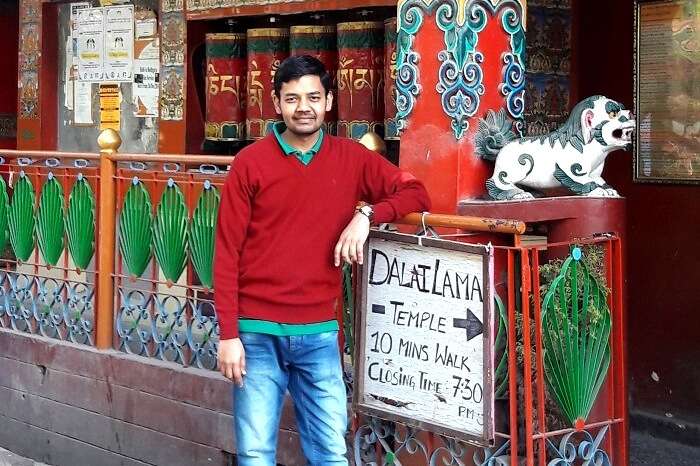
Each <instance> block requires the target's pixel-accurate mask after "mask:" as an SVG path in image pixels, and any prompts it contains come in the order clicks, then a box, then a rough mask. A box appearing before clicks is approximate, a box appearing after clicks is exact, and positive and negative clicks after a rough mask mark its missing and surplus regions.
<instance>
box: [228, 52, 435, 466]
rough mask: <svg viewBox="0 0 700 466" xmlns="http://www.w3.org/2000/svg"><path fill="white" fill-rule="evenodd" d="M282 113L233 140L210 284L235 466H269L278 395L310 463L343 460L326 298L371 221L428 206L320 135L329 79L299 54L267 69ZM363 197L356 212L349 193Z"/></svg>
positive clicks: (397, 177) (338, 371)
mask: <svg viewBox="0 0 700 466" xmlns="http://www.w3.org/2000/svg"><path fill="white" fill-rule="evenodd" d="M274 88H275V95H274V97H273V100H274V103H275V108H276V109H277V112H278V113H279V114H281V115H282V118H283V120H284V122H283V123H278V124H277V125H275V126H274V127H273V128H272V132H271V134H269V135H268V136H266V137H265V138H263V139H262V140H260V141H258V142H256V143H254V144H252V145H250V146H248V147H246V148H245V149H243V150H241V151H240V152H239V154H238V155H237V156H236V158H235V160H234V161H233V163H232V165H231V171H230V173H229V175H228V178H227V179H226V183H225V185H224V189H223V193H222V198H221V206H220V209H219V220H218V224H217V230H216V251H215V255H214V286H215V289H216V293H215V302H216V313H217V317H218V321H219V332H220V343H219V354H218V358H219V366H220V368H221V373H222V374H223V375H224V376H226V377H227V378H228V379H230V380H231V381H233V382H234V389H233V392H234V393H233V396H234V420H235V432H236V450H237V459H238V464H239V465H240V466H258V465H264V466H274V465H275V464H276V461H275V456H276V446H277V431H278V428H279V419H280V413H281V411H282V405H283V400H284V396H285V393H286V392H287V390H288V391H289V393H290V395H291V398H292V400H293V401H294V407H295V413H296V419H297V425H298V429H299V434H300V437H301V445H302V448H303V451H304V454H305V456H306V458H307V459H308V461H309V464H311V465H319V466H321V465H322V466H329V465H346V464H347V460H346V458H345V450H346V448H345V438H344V436H345V433H346V430H347V409H346V393H345V386H344V384H343V378H342V367H341V358H340V354H339V349H338V338H337V337H338V322H337V320H336V315H337V314H336V308H337V306H339V305H340V303H338V296H339V293H340V289H341V287H340V281H341V273H340V268H339V267H340V265H341V261H345V262H348V263H353V262H358V263H360V264H361V263H362V261H363V257H362V252H363V247H364V243H365V240H366V239H367V235H368V234H369V228H370V224H371V223H386V222H392V221H395V220H397V219H400V218H401V217H403V216H404V215H406V214H408V213H409V212H414V211H426V210H429V209H430V200H429V198H428V195H427V193H426V191H425V188H424V187H423V185H422V184H421V183H420V182H419V181H418V180H416V179H415V178H414V177H413V176H411V175H410V174H408V173H406V172H402V171H401V170H399V169H398V168H397V167H395V166H394V165H392V164H391V163H389V162H388V161H386V160H385V159H384V158H382V157H381V156H380V155H378V154H376V153H374V152H372V151H370V150H368V149H366V148H365V147H363V146H362V145H360V144H358V143H356V142H355V141H352V140H350V139H345V138H338V137H334V136H331V135H329V134H324V132H323V130H322V128H321V125H322V123H323V119H324V116H325V113H326V112H327V111H329V110H330V109H331V106H332V105H333V95H332V93H331V92H330V77H329V75H328V73H327V72H326V71H325V69H324V68H323V65H322V64H321V62H319V61H318V60H316V59H315V58H313V57H310V56H295V57H291V58H288V59H287V60H285V61H284V62H283V63H282V64H281V66H280V68H279V69H278V70H277V73H276V75H275V82H274ZM360 200H362V201H365V202H367V203H368V206H366V207H363V208H362V209H359V210H356V209H355V206H356V205H357V203H358V201H360Z"/></svg>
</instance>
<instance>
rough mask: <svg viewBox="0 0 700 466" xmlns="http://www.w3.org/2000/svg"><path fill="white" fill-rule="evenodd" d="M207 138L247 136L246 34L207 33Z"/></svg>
mask: <svg viewBox="0 0 700 466" xmlns="http://www.w3.org/2000/svg"><path fill="white" fill-rule="evenodd" d="M205 42H206V51H207V52H206V53H207V112H206V125H205V132H204V134H205V138H206V139H209V140H213V141H241V140H243V139H245V121H246V120H245V101H246V99H245V89H246V85H245V81H246V66H247V64H246V58H245V57H246V35H245V34H207V35H206V39H205Z"/></svg>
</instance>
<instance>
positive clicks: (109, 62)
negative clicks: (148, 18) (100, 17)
mask: <svg viewBox="0 0 700 466" xmlns="http://www.w3.org/2000/svg"><path fill="white" fill-rule="evenodd" d="M104 11H105V64H104V68H105V72H104V79H105V80H109V81H128V82H131V80H132V78H133V59H134V6H133V5H127V6H113V7H108V8H104Z"/></svg>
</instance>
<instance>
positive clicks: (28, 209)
mask: <svg viewBox="0 0 700 466" xmlns="http://www.w3.org/2000/svg"><path fill="white" fill-rule="evenodd" d="M34 201H35V197H34V186H32V182H31V181H29V178H28V177H27V176H25V175H24V174H21V175H20V178H19V181H17V183H16V184H15V189H14V192H13V193H12V202H11V203H10V209H9V211H8V216H7V220H8V221H7V223H8V226H9V231H10V244H12V250H13V251H14V252H15V257H17V259H19V260H21V261H22V262H26V261H27V260H29V256H31V255H32V251H33V250H34Z"/></svg>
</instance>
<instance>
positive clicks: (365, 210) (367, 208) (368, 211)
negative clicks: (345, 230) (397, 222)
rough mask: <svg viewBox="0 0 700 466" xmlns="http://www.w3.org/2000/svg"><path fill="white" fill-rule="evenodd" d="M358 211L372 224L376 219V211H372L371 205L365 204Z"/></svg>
mask: <svg viewBox="0 0 700 466" xmlns="http://www.w3.org/2000/svg"><path fill="white" fill-rule="evenodd" d="M357 211H358V212H359V213H361V214H362V215H364V216H365V217H367V218H368V219H369V221H370V223H372V220H373V219H374V209H372V206H371V205H369V204H365V205H363V206H362V207H360V208H358V209H357Z"/></svg>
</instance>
